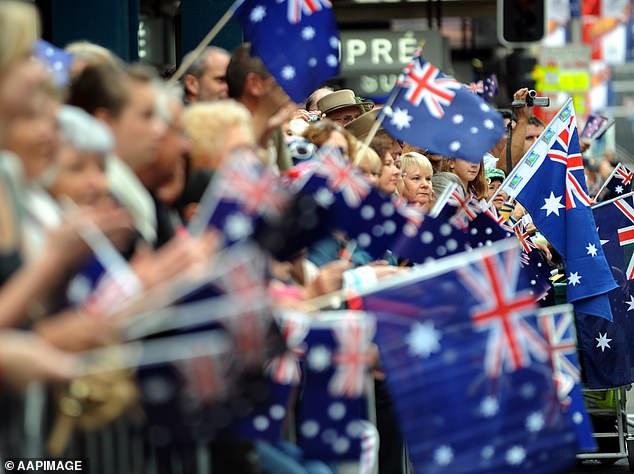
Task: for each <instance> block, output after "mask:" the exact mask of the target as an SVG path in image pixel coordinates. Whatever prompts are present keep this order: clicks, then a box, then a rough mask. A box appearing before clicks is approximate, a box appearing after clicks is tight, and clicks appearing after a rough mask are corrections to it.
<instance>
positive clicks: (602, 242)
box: [597, 227, 610, 247]
mask: <svg viewBox="0 0 634 474" xmlns="http://www.w3.org/2000/svg"><path fill="white" fill-rule="evenodd" d="M598 233H599V228H598V227H597V234H598ZM609 241H610V240H609V239H606V240H602V239H601V238H600V237H599V243H600V244H601V247H603V246H604V245H605V244H607V243H608V242H609Z"/></svg>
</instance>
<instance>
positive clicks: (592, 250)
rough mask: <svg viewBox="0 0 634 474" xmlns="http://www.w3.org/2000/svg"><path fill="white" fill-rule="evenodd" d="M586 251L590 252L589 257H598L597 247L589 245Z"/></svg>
mask: <svg viewBox="0 0 634 474" xmlns="http://www.w3.org/2000/svg"><path fill="white" fill-rule="evenodd" d="M586 250H587V251H588V255H592V256H593V257H596V256H597V247H596V246H595V245H594V244H592V243H588V246H587V247H586Z"/></svg>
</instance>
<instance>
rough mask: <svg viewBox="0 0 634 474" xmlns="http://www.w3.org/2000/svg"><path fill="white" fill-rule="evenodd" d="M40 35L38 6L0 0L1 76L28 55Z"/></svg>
mask: <svg viewBox="0 0 634 474" xmlns="http://www.w3.org/2000/svg"><path fill="white" fill-rule="evenodd" d="M39 36H40V18H39V15H38V13H37V10H36V8H35V7H34V6H33V5H31V4H29V3H26V2H18V1H14V0H2V1H1V2H0V77H1V76H2V74H3V73H4V71H6V70H7V69H8V68H10V67H11V66H12V65H13V64H14V63H15V62H16V61H18V60H20V59H22V58H25V57H27V56H28V55H29V54H30V53H31V50H32V49H33V43H35V41H36V40H37V39H38V38H39Z"/></svg>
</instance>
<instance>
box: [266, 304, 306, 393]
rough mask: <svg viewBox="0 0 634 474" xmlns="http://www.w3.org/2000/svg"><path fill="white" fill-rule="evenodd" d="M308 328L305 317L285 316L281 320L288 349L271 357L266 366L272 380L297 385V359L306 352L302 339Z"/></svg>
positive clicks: (298, 378)
mask: <svg viewBox="0 0 634 474" xmlns="http://www.w3.org/2000/svg"><path fill="white" fill-rule="evenodd" d="M309 329H310V322H309V321H308V319H306V318H300V317H295V316H288V317H285V318H284V320H283V322H282V335H283V336H284V340H285V341H286V346H287V348H288V350H287V351H286V352H284V353H283V354H282V355H280V356H278V357H276V358H275V359H273V360H272V361H271V362H270V364H269V366H268V367H267V369H268V371H269V373H270V374H271V377H272V378H273V380H274V381H275V382H277V383H279V384H283V385H290V384H293V385H297V384H299V382H300V378H301V369H300V366H299V361H300V360H301V359H302V358H303V357H304V355H305V354H306V348H305V345H304V339H305V338H306V335H307V334H308V331H309Z"/></svg>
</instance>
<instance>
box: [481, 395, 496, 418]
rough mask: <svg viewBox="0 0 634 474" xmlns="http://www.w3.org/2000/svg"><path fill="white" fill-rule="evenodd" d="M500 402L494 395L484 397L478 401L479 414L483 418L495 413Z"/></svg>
mask: <svg viewBox="0 0 634 474" xmlns="http://www.w3.org/2000/svg"><path fill="white" fill-rule="evenodd" d="M499 408H500V404H499V403H498V401H497V399H496V398H495V397H485V398H484V400H482V402H481V403H480V414H481V415H482V416H483V417H485V418H491V417H492V416H495V415H497V413H498V410H499Z"/></svg>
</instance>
